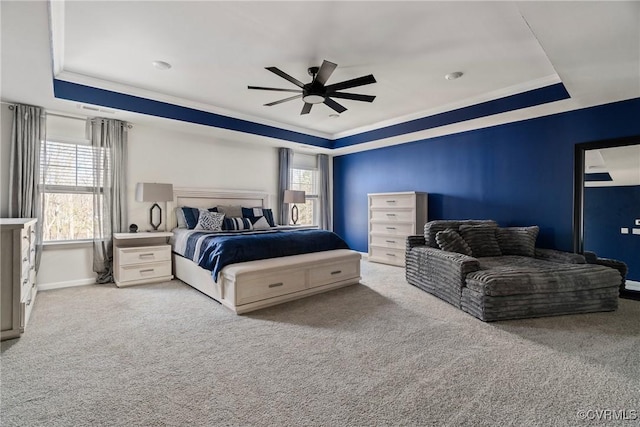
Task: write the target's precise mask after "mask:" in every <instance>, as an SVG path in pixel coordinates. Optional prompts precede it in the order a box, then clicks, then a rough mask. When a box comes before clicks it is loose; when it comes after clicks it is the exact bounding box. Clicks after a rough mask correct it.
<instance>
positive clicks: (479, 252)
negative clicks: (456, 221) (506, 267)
mask: <svg viewBox="0 0 640 427" xmlns="http://www.w3.org/2000/svg"><path fill="white" fill-rule="evenodd" d="M497 228H498V227H497V226H496V225H495V224H479V225H466V224H463V225H461V226H460V235H461V236H462V238H463V239H464V241H465V242H467V244H468V245H469V247H470V248H471V253H472V255H473V256H474V257H476V258H478V257H494V256H500V255H502V252H501V251H500V246H498V240H497V239H496V229H497Z"/></svg>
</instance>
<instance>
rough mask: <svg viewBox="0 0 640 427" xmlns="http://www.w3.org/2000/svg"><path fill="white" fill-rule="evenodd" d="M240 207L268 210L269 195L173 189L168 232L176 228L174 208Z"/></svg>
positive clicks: (203, 189)
mask: <svg viewBox="0 0 640 427" xmlns="http://www.w3.org/2000/svg"><path fill="white" fill-rule="evenodd" d="M231 205H232V206H242V207H245V208H257V207H262V208H269V207H270V206H269V194H268V193H266V192H264V191H244V190H220V189H209V188H184V187H174V188H173V206H172V207H171V208H170V209H169V212H167V214H168V215H167V216H168V218H167V219H168V221H167V224H168V226H169V230H171V229H173V228H174V227H176V226H177V224H178V221H177V220H176V215H175V208H177V207H180V206H189V207H191V208H202V209H208V208H213V207H215V206H231Z"/></svg>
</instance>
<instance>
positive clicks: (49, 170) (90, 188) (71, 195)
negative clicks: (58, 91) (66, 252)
mask: <svg viewBox="0 0 640 427" xmlns="http://www.w3.org/2000/svg"><path fill="white" fill-rule="evenodd" d="M106 160H107V161H108V159H106ZM104 162H105V152H104V150H103V149H96V148H93V147H92V146H90V145H87V144H78V143H67V142H58V141H44V142H42V145H41V150H40V191H41V192H42V200H43V211H44V212H43V224H42V227H43V240H44V241H45V242H46V241H61V240H84V239H93V219H94V217H93V209H94V207H93V192H94V186H95V185H97V186H99V188H100V190H101V189H102V184H103V183H102V176H103V174H102V173H99V176H94V169H95V168H94V164H98V165H99V166H100V169H98V171H99V172H100V171H102V170H103V169H102V167H103V166H104ZM99 203H101V200H99Z"/></svg>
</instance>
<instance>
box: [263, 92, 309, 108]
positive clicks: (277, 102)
mask: <svg viewBox="0 0 640 427" xmlns="http://www.w3.org/2000/svg"><path fill="white" fill-rule="evenodd" d="M297 98H302V94H300V95H294V96H292V97H290V98H285V99H281V100H280V101H273V102H270V103H268V104H264V106H265V107H271V106H272V105H278V104H282V103H283V102H287V101H291V100H293V99H297Z"/></svg>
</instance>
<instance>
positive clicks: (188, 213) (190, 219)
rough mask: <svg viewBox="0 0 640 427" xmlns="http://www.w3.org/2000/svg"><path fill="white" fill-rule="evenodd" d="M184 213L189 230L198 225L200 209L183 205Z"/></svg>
mask: <svg viewBox="0 0 640 427" xmlns="http://www.w3.org/2000/svg"><path fill="white" fill-rule="evenodd" d="M180 209H182V214H183V215H184V221H185V223H186V224H187V228H188V229H189V230H193V229H194V228H196V225H198V218H200V209H198V208H188V207H181V208H180Z"/></svg>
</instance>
